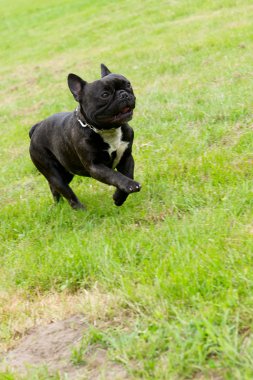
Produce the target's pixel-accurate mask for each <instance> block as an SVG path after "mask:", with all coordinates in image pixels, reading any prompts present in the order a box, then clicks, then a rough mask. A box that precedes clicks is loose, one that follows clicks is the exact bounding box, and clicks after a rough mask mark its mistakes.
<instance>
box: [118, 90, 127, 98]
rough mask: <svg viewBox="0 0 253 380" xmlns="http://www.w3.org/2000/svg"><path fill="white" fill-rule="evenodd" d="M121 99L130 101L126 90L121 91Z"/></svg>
mask: <svg viewBox="0 0 253 380" xmlns="http://www.w3.org/2000/svg"><path fill="white" fill-rule="evenodd" d="M119 98H120V99H121V100H122V99H128V93H127V92H126V91H124V90H120V91H119Z"/></svg>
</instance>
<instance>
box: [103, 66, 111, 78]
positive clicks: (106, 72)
mask: <svg viewBox="0 0 253 380" xmlns="http://www.w3.org/2000/svg"><path fill="white" fill-rule="evenodd" d="M109 74H111V72H110V70H109V69H108V67H106V66H105V65H104V64H103V63H101V78H103V77H105V76H106V75H109Z"/></svg>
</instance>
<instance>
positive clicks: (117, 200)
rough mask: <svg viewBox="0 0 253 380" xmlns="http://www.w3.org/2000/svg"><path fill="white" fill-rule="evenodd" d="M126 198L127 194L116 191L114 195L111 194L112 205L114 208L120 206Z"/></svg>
mask: <svg viewBox="0 0 253 380" xmlns="http://www.w3.org/2000/svg"><path fill="white" fill-rule="evenodd" d="M127 197H128V194H127V193H125V192H124V191H121V190H119V189H117V190H116V191H115V193H114V194H113V200H114V204H115V205H116V206H122V205H123V203H124V202H125V200H126V199H127Z"/></svg>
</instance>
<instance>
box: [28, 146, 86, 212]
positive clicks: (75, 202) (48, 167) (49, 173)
mask: <svg viewBox="0 0 253 380" xmlns="http://www.w3.org/2000/svg"><path fill="white" fill-rule="evenodd" d="M31 158H32V161H33V163H34V165H35V166H36V167H37V169H38V170H39V171H40V172H41V173H42V174H43V175H44V177H46V179H47V181H48V183H49V187H50V190H51V192H52V194H53V197H54V200H55V201H56V202H59V200H60V197H61V195H62V196H63V197H64V198H66V199H67V201H68V202H69V204H70V206H71V207H72V208H74V209H83V208H84V206H83V205H82V203H81V202H80V201H79V199H78V198H77V196H76V195H75V193H74V192H73V190H72V189H71V188H70V186H69V183H70V182H71V180H72V178H73V174H71V173H69V172H67V171H66V169H65V168H64V167H63V166H62V165H61V164H60V162H59V161H57V160H56V159H55V158H53V157H51V156H50V157H49V156H48V157H47V160H46V161H45V155H44V161H42V160H38V154H37V157H36V158H35V157H34V155H33V154H32V152H31Z"/></svg>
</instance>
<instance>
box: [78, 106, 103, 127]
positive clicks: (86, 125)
mask: <svg viewBox="0 0 253 380" xmlns="http://www.w3.org/2000/svg"><path fill="white" fill-rule="evenodd" d="M78 111H80V108H79V107H76V118H77V121H78V123H79V124H80V125H81V127H83V128H90V129H91V130H92V131H94V132H95V133H98V132H99V130H98V129H97V128H95V127H93V125H90V124H88V123H87V122H86V121H85V123H83V122H82V120H81V119H79V117H78Z"/></svg>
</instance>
